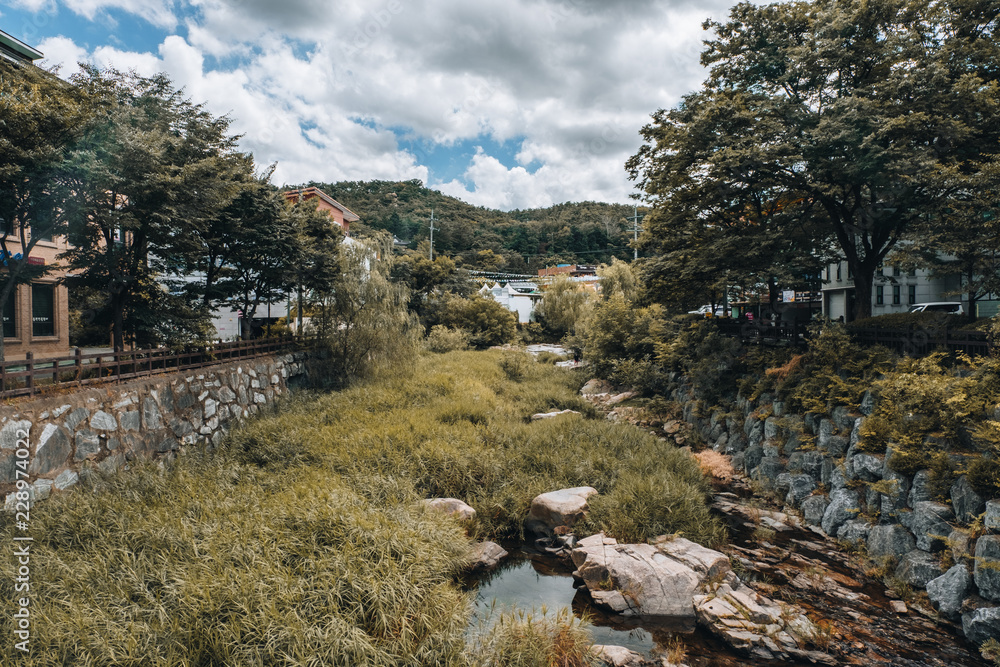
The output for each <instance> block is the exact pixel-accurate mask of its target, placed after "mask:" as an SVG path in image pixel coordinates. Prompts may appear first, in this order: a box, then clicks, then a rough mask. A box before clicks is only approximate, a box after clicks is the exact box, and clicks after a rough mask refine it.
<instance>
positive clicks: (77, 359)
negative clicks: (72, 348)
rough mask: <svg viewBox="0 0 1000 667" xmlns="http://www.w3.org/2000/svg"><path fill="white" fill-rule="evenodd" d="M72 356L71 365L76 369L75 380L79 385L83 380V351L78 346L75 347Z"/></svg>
mask: <svg viewBox="0 0 1000 667" xmlns="http://www.w3.org/2000/svg"><path fill="white" fill-rule="evenodd" d="M73 356H74V359H73V367H74V368H75V369H76V382H77V385H79V384H80V382H81V381H82V380H83V351H82V350H81V349H80V348H76V352H74V353H73Z"/></svg>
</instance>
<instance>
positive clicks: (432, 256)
mask: <svg viewBox="0 0 1000 667" xmlns="http://www.w3.org/2000/svg"><path fill="white" fill-rule="evenodd" d="M435 229H437V227H435V226H434V209H431V257H430V259H431V261H432V262H433V261H434V230H435Z"/></svg>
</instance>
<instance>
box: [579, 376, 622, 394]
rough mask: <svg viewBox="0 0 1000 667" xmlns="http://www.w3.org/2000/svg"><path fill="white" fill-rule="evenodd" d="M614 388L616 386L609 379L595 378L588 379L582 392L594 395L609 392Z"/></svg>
mask: <svg viewBox="0 0 1000 667" xmlns="http://www.w3.org/2000/svg"><path fill="white" fill-rule="evenodd" d="M613 390H614V387H613V386H612V385H611V383H610V382H608V381H607V380H598V379H597V378H594V379H592V380H588V381H587V384H585V385H583V388H582V389H581V390H580V393H581V394H583V395H584V396H594V395H596V394H608V393H611V392H612V391H613Z"/></svg>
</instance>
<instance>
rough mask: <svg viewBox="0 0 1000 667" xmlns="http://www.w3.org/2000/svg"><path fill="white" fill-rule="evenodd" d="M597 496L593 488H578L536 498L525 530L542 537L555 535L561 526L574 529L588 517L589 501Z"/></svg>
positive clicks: (552, 492)
mask: <svg viewBox="0 0 1000 667" xmlns="http://www.w3.org/2000/svg"><path fill="white" fill-rule="evenodd" d="M596 494H597V489H595V488H593V487H590V486H577V487H574V488H572V489H560V490H559V491H550V492H549V493H543V494H541V495H539V496H536V497H535V499H534V500H532V501H531V510H529V512H528V519H527V520H526V521H525V528H527V529H528V531H530V532H532V533H538V534H541V535H553V534H554V530H555V528H557V527H559V526H566V527H567V528H572V527H573V526H574V525H575V524H576V523H577V522H578V521H580V520H581V519H582V518H583V517H584V516H586V514H587V509H588V505H587V499H588V498H590V497H591V496H593V495H596Z"/></svg>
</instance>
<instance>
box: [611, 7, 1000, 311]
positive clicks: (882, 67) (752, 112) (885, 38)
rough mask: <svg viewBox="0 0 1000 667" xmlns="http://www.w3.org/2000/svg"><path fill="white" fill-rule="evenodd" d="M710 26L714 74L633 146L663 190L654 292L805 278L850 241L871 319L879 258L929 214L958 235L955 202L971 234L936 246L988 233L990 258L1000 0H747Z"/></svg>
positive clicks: (685, 295) (655, 220) (859, 294)
mask: <svg viewBox="0 0 1000 667" xmlns="http://www.w3.org/2000/svg"><path fill="white" fill-rule="evenodd" d="M706 28H707V29H709V30H711V31H712V32H713V33H714V34H713V35H711V36H710V38H709V39H707V40H706V41H705V45H706V48H705V50H704V52H703V54H702V64H704V65H706V66H707V67H709V68H710V71H709V75H708V77H707V79H706V80H705V82H704V83H703V85H702V86H701V88H700V89H699V90H698V91H696V92H694V93H692V94H689V95H687V96H686V97H685V98H684V99H683V101H682V102H681V103H680V104H679V105H678V106H677V107H675V108H673V109H669V110H660V111H657V112H656V113H654V114H653V121H652V123H650V124H649V125H647V126H646V127H644V128H643V130H642V135H643V137H644V139H645V141H646V143H645V145H644V146H642V148H641V149H640V150H639V152H638V153H637V154H636V155H635V156H633V157H632V158H631V159H630V160H629V162H628V169H629V171H630V174H631V176H632V178H633V179H635V180H637V181H638V185H639V187H640V188H642V189H643V190H644V191H645V193H646V194H647V200H648V201H649V202H650V203H651V204H652V205H653V210H652V211H651V212H650V214H649V215H648V216H647V217H646V219H645V221H644V226H645V228H646V232H645V234H644V237H643V241H644V245H645V247H647V248H649V249H650V250H651V251H652V252H653V253H654V256H653V257H652V258H651V259H650V261H649V262H647V267H646V271H647V274H648V276H649V283H648V285H647V289H648V291H649V293H650V296H651V297H652V298H655V299H657V300H659V301H661V302H664V303H673V302H679V303H680V304H683V303H684V300H685V299H690V298H691V297H690V292H691V291H692V290H696V291H697V292H699V293H701V294H703V295H706V296H707V295H709V294H710V293H711V292H712V291H713V290H715V291H716V292H718V291H719V289H720V288H721V287H722V286H723V285H724V284H727V283H728V284H734V283H737V284H739V283H745V284H749V285H759V284H768V283H771V285H772V286H773V284H774V283H773V279H774V278H775V277H777V278H778V282H780V283H782V284H786V283H787V284H794V283H795V282H809V281H808V276H809V275H815V272H816V268H817V263H818V262H819V261H820V260H821V259H822V258H824V257H829V256H830V251H831V249H836V253H835V254H836V255H838V256H840V257H842V258H844V259H846V261H847V264H848V266H849V267H850V269H851V270H852V273H853V276H854V284H855V293H856V311H857V313H856V314H857V316H858V317H867V316H870V314H871V301H872V292H873V289H872V287H873V280H874V275H875V272H876V269H877V267H878V265H879V264H880V263H881V262H882V260H883V259H884V258H885V257H886V256H887V254H888V253H889V252H890V251H892V250H893V249H894V248H896V247H897V246H899V245H900V244H899V242H900V240H902V239H905V238H907V237H908V236H911V237H913V236H923V237H924V238H928V237H927V234H926V231H925V230H923V229H922V227H923V225H925V224H929V225H931V226H933V228H934V229H936V230H937V231H939V232H940V233H941V236H943V237H947V238H948V239H950V240H953V239H955V238H956V236H957V234H956V232H955V231H954V230H952V228H951V225H952V221H951V215H955V217H956V222H957V223H959V227H960V228H962V229H964V230H966V231H969V232H971V235H972V238H973V239H974V240H973V242H972V243H971V244H970V243H969V234H966V238H964V239H962V242H961V243H957V244H955V245H954V246H953V245H951V244H947V243H943V242H940V240H939V241H938V242H935V243H933V246H932V248H933V250H934V251H936V252H941V251H944V252H945V253H947V252H948V250H945V249H946V248H948V249H952V248H954V250H953V251H954V252H958V251H959V250H961V249H962V248H963V247H966V248H967V247H974V248H975V250H976V252H977V253H978V254H979V255H981V256H985V257H989V262H991V263H992V262H993V260H992V257H991V256H990V255H989V250H990V248H993V247H995V243H994V242H993V241H994V240H995V238H996V231H995V230H993V229H989V230H985V229H984V227H987V225H984V224H983V223H984V222H985V219H984V216H983V210H982V209H983V208H985V209H987V210H993V209H995V202H993V201H992V200H991V198H990V196H989V195H980V193H988V192H991V191H992V190H993V187H991V185H992V184H993V183H995V181H996V176H995V174H990V173H987V172H988V171H989V169H990V168H991V167H989V166H984V165H991V164H992V165H993V166H992V168H994V169H995V156H996V155H997V154H998V153H1000V142H998V140H997V139H998V137H1000V122H998V121H997V115H996V113H995V110H996V108H997V91H998V74H997V70H996V68H995V67H994V66H992V65H990V64H988V63H995V62H996V60H997V58H998V47H997V44H998V43H1000V40H998V39H997V34H996V31H997V29H998V25H997V22H996V21H995V12H994V11H993V10H992V8H991V9H990V10H986V11H978V10H976V11H972V10H969V11H954V10H953V9H952V7H951V6H950V5H948V4H947V3H937V2H931V1H930V0H905V1H900V2H893V3H883V2H880V3H870V2H865V1H864V0H849V1H839V0H812V1H808V2H806V1H796V2H786V3H775V4H767V5H757V4H754V3H748V2H742V3H739V4H736V5H735V6H734V7H733V8H732V9H731V10H730V15H729V18H728V20H726V21H722V22H715V21H709V22H707V23H706ZM984 197H985V200H984ZM989 226H990V227H992V225H989ZM983 251H986V252H985V253H984V252H983ZM994 271H995V269H994V265H993V264H991V265H990V272H994ZM976 289H977V290H979V291H980V293H981V292H982V290H983V289H984V288H983V287H977V288H976ZM770 291H771V292H772V293H773V290H770Z"/></svg>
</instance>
